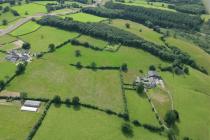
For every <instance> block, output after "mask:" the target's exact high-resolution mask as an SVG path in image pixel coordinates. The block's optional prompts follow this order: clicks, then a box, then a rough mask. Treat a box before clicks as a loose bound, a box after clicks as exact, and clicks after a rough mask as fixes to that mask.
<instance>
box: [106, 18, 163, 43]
mask: <svg viewBox="0 0 210 140" xmlns="http://www.w3.org/2000/svg"><path fill="white" fill-rule="evenodd" d="M126 23H128V24H130V28H126V25H125V24H126ZM110 25H112V26H115V27H117V28H120V29H122V30H125V31H128V32H131V33H133V34H135V35H137V36H139V37H141V38H143V39H145V40H146V41H150V42H153V43H155V44H157V45H164V43H163V42H162V41H161V40H160V37H161V36H162V35H161V34H160V33H157V32H155V31H153V29H150V28H148V27H146V26H144V25H142V24H139V23H135V22H132V21H129V20H123V19H115V20H112V22H111V24H110Z"/></svg>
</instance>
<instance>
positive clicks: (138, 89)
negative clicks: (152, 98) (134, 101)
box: [136, 83, 144, 95]
mask: <svg viewBox="0 0 210 140" xmlns="http://www.w3.org/2000/svg"><path fill="white" fill-rule="evenodd" d="M136 92H137V93H138V94H139V95H142V94H143V93H144V84H143V83H139V84H138V85H137V87H136Z"/></svg>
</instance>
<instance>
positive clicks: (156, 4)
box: [123, 0, 176, 12]
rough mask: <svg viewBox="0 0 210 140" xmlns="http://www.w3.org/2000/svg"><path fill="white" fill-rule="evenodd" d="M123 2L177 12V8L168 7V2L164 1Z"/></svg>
mask: <svg viewBox="0 0 210 140" xmlns="http://www.w3.org/2000/svg"><path fill="white" fill-rule="evenodd" d="M123 4H126V5H134V6H142V7H145V8H154V9H159V10H167V11H173V12H176V10H174V9H170V8H168V4H167V3H163V2H147V1H146V0H131V1H128V0H126V2H125V3H123Z"/></svg>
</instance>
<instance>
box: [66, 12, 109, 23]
mask: <svg viewBox="0 0 210 140" xmlns="http://www.w3.org/2000/svg"><path fill="white" fill-rule="evenodd" d="M63 17H72V18H73V19H74V20H76V21H80V22H100V21H102V20H106V18H103V17H99V16H94V15H91V14H86V13H76V14H69V15H65V16H63Z"/></svg>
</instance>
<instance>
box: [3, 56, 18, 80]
mask: <svg viewBox="0 0 210 140" xmlns="http://www.w3.org/2000/svg"><path fill="white" fill-rule="evenodd" d="M5 56H6V55H5V54H4V53H1V52H0V80H6V79H7V78H9V77H11V76H12V75H13V74H14V73H15V70H16V66H15V64H14V63H11V62H8V61H6V60H5Z"/></svg>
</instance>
